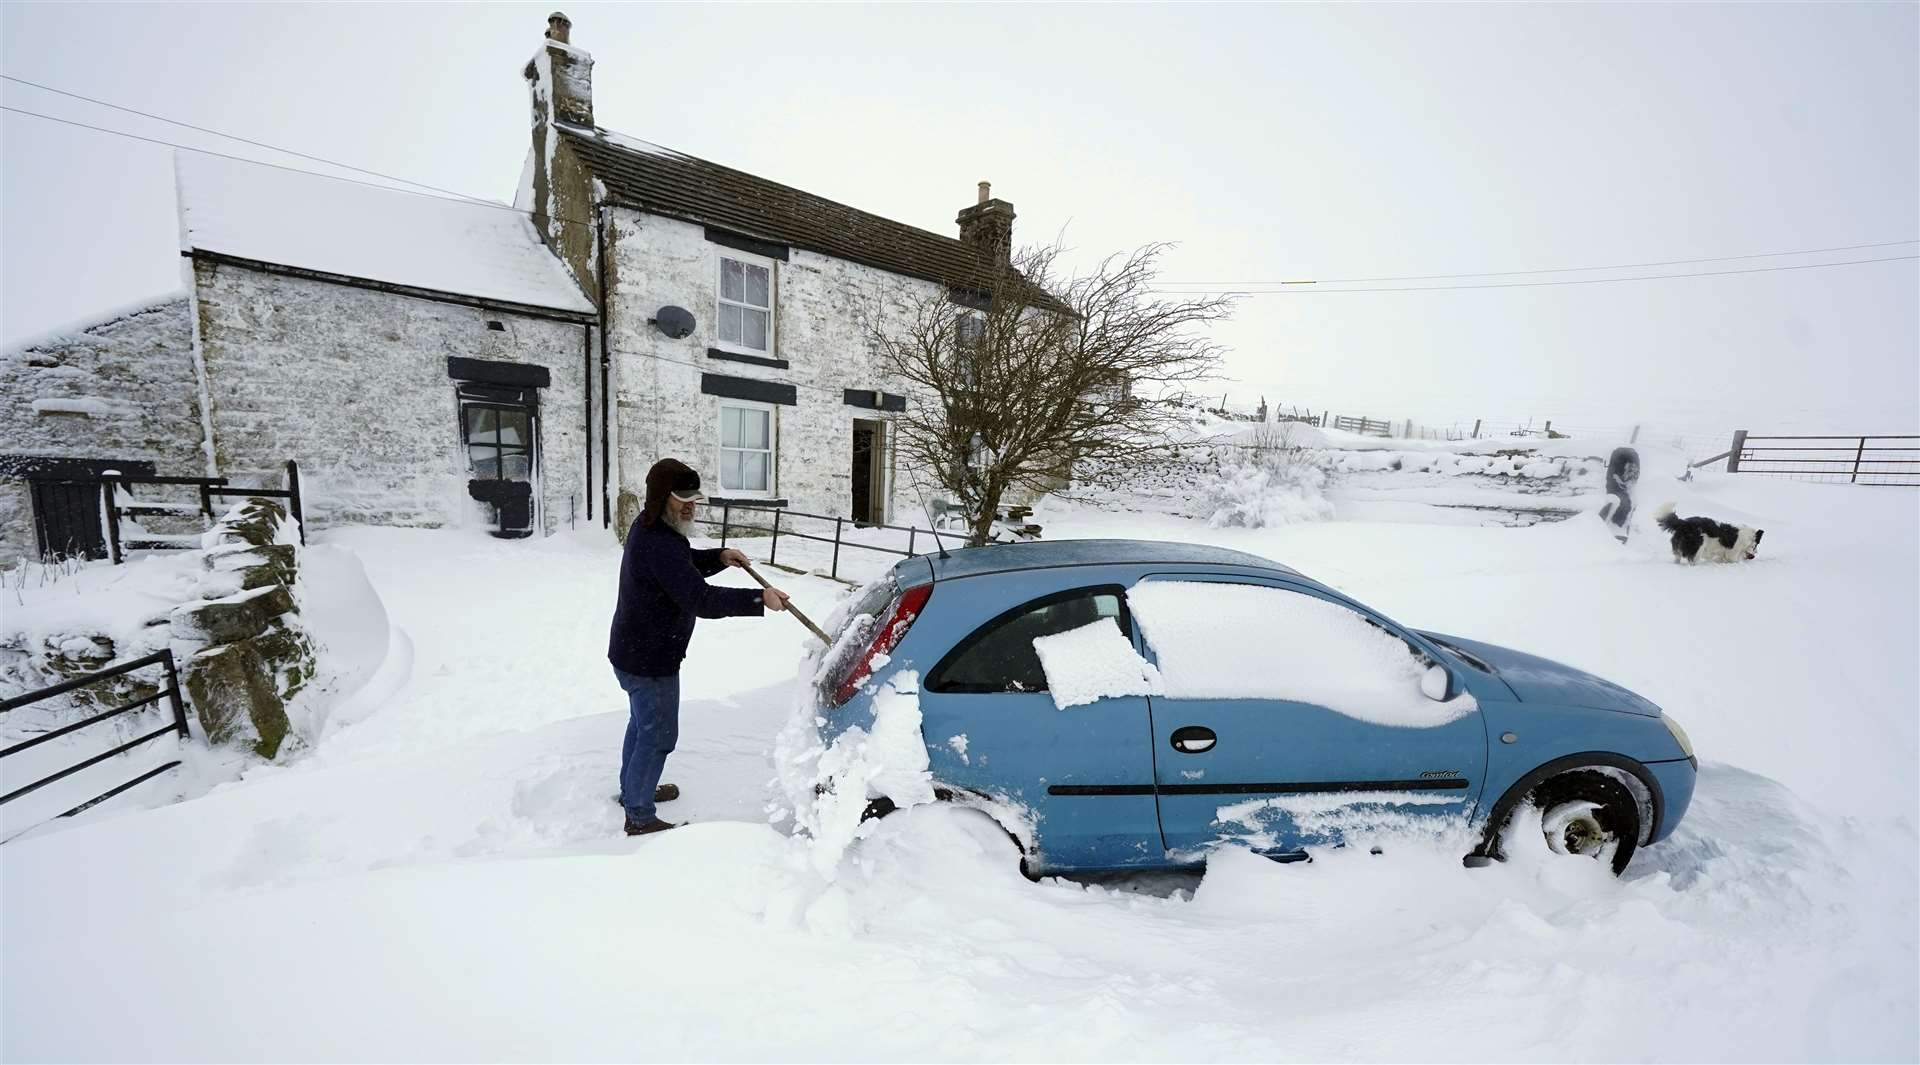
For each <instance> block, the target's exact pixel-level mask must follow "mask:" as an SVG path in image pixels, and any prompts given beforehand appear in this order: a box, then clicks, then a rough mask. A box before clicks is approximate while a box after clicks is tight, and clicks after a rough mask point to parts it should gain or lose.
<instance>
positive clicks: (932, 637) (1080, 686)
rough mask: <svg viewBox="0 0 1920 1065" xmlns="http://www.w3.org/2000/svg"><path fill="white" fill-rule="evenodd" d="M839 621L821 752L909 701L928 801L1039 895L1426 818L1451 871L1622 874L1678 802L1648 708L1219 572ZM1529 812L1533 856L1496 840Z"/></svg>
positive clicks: (823, 695)
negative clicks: (1472, 867) (1511, 854)
mask: <svg viewBox="0 0 1920 1065" xmlns="http://www.w3.org/2000/svg"><path fill="white" fill-rule="evenodd" d="M845 616H846V621H845V622H844V623H843V631H842V633H841V634H840V636H839V638H838V639H836V641H835V649H834V651H833V652H831V654H830V657H829V660H828V661H827V662H826V663H825V664H824V666H823V667H822V670H821V672H820V675H819V684H818V691H819V715H818V718H817V720H818V722H819V730H820V733H821V738H822V740H823V741H824V742H827V743H831V742H832V741H833V740H834V739H835V738H836V737H838V736H839V735H840V734H841V733H843V732H844V731H845V730H846V729H848V728H850V727H853V726H860V727H862V728H865V729H868V730H869V731H870V730H871V729H872V727H873V724H874V722H873V719H874V715H875V712H876V698H875V696H876V693H877V692H879V691H880V690H882V689H883V688H885V687H888V686H889V685H891V686H893V687H895V688H896V689H898V690H901V691H906V692H911V691H913V690H915V688H917V690H918V708H919V711H920V714H921V734H922V736H923V738H924V739H925V741H926V746H927V751H928V759H929V768H930V771H931V773H932V776H933V779H934V782H935V784H936V791H935V794H936V795H937V796H938V797H940V798H943V799H954V800H958V801H963V802H970V803H976V804H979V805H982V806H984V807H986V808H988V809H990V810H992V811H993V812H995V813H996V815H997V816H998V817H999V819H1000V820H1001V822H1002V824H1003V825H1005V826H1007V827H1008V828H1009V830H1010V834H1011V835H1013V836H1015V838H1016V841H1017V842H1018V843H1019V844H1020V846H1021V849H1022V851H1023V854H1022V869H1023V870H1024V871H1026V872H1027V873H1028V874H1029V875H1031V876H1040V875H1046V874H1054V873H1062V872H1092V871H1113V870H1141V869H1161V868H1171V867H1182V866H1192V865H1195V864H1200V863H1202V862H1204V860H1205V856H1206V854H1207V853H1208V852H1209V851H1210V850H1211V849H1213V848H1215V847H1219V846H1222V845H1232V846H1245V847H1250V848H1252V849H1253V850H1255V851H1257V852H1259V853H1262V854H1266V855H1268V856H1270V857H1273V858H1276V859H1279V860H1293V859H1299V858H1304V857H1307V856H1308V854H1309V853H1310V851H1311V849H1312V848H1315V847H1320V846H1335V845H1340V844H1341V843H1342V842H1343V833H1345V832H1348V831H1350V830H1351V829H1352V827H1353V826H1354V825H1356V824H1360V825H1365V824H1374V825H1377V824H1381V823H1383V819H1387V818H1408V819H1414V821H1413V823H1414V824H1416V825H1419V824H1435V823H1436V822H1431V821H1428V820H1426V819H1428V818H1435V817H1450V818H1456V819H1458V823H1459V824H1461V825H1462V826H1464V828H1465V831H1464V833H1463V837H1464V839H1465V840H1466V845H1470V846H1471V853H1469V854H1467V855H1465V858H1466V861H1467V862H1468V864H1483V863H1485V862H1487V861H1490V860H1494V859H1499V858H1502V857H1504V852H1505V850H1506V849H1511V848H1514V847H1517V846H1521V845H1532V846H1539V845H1542V844H1544V845H1545V846H1547V847H1548V848H1550V849H1551V850H1553V851H1555V852H1558V853H1564V854H1570V855H1581V856H1587V857H1590V858H1597V859H1600V860H1603V861H1607V862H1609V863H1611V865H1612V868H1613V870H1614V872H1616V873H1618V872H1620V871H1621V870H1623V869H1625V868H1626V865H1627V863H1628V861H1629V860H1631V858H1632V856H1633V853H1634V851H1635V849H1636V848H1637V847H1640V846H1644V845H1647V844H1650V843H1656V842H1659V841H1660V840H1663V839H1665V838H1667V837H1668V836H1669V835H1671V834H1672V832H1673V830H1674V827H1675V826H1676V825H1677V824H1678V823H1679V821H1680V818H1681V817H1682V816H1683V815H1684V814H1685V813H1686V810H1687V804H1688V802H1689V801H1690V800H1691V798H1692V796H1693V788H1694V777H1695V774H1696V771H1697V768H1698V762H1697V761H1696V759H1695V758H1694V754H1693V750H1692V747H1691V745H1690V744H1689V742H1688V740H1687V737H1686V734H1685V733H1684V732H1683V731H1682V730H1681V729H1680V726H1679V725H1678V724H1677V723H1675V722H1674V721H1673V719H1672V718H1670V717H1668V716H1667V715H1665V714H1663V713H1662V712H1661V710H1660V708H1659V707H1657V706H1655V705H1653V704H1652V703H1651V702H1648V701H1647V700H1646V699H1643V698H1641V697H1640V696H1638V695H1635V694H1634V693H1632V692H1630V691H1628V690H1626V689H1625V688H1622V687H1620V686H1618V685H1615V684H1612V683H1609V682H1607V681H1605V680H1602V679H1600V678H1599V677H1595V676H1593V675H1591V674H1588V673H1583V672H1581V671H1579V670H1577V669H1573V668H1571V667H1569V666H1564V665H1561V664H1559V663H1556V662H1551V661H1548V660H1546V659H1544V658H1538V657H1535V656H1533V655H1529V654H1525V653H1522V652H1520V651H1514V650H1509V649H1507V648H1504V647H1496V646H1493V645H1491V644H1486V643H1481V642H1478V641H1475V640H1469V639H1464V638H1461V637H1457V636H1444V635H1440V634H1437V633H1431V632H1422V631H1416V630H1413V629H1408V628H1406V627H1404V626H1402V625H1399V624H1397V623H1396V622H1394V621H1393V619H1391V618H1388V617H1386V616H1385V615H1382V614H1380V613H1378V612H1376V611H1374V610H1371V609H1369V608H1367V607H1366V606H1364V605H1362V604H1360V603H1357V602H1355V601H1353V600H1352V599H1349V598H1347V597H1346V596H1344V595H1341V594H1340V593H1339V592H1337V591H1335V590H1333V589H1332V588H1329V587H1327V586H1326V585H1324V584H1321V583H1320V582H1318V581H1315V580H1312V579H1310V578H1308V577H1305V576H1302V575H1301V574H1300V573H1298V572H1296V571H1295V570H1293V569H1290V568H1288V567H1286V566H1283V565H1279V564H1277V563H1274V562H1270V561H1268V560H1266V559H1262V558H1259V557H1256V556H1253V555H1249V554H1244V553H1241V552H1237V551H1229V550H1224V549H1219V548H1212V547H1203V546H1197V545H1191V544H1178V543H1156V542H1144V541H1128V540H1082V541H1049V542H1036V543H1023V544H1005V545H992V546H987V547H979V548H970V549H964V550H958V551H952V552H949V553H946V554H943V555H939V556H920V557H914V558H910V559H907V560H905V561H902V562H901V563H899V564H898V565H897V566H895V567H894V568H893V570H892V571H891V573H890V574H889V575H888V576H887V577H886V578H884V579H882V580H880V581H878V582H876V583H875V584H873V585H870V586H869V587H868V588H866V589H865V590H864V591H863V593H862V594H861V597H860V599H859V600H858V601H857V602H856V603H854V604H853V605H852V606H851V607H850V608H849V609H848V610H847V611H846V612H845ZM827 786H831V784H828V785H827ZM1528 803H1531V805H1532V807H1533V808H1537V809H1538V810H1539V812H1540V820H1539V826H1540V828H1539V830H1538V833H1539V834H1538V835H1534V834H1533V832H1532V830H1531V825H1532V822H1531V821H1530V820H1529V821H1526V822H1524V823H1525V824H1527V825H1528V826H1529V832H1528V837H1527V838H1526V839H1516V838H1511V837H1513V836H1514V835H1516V831H1515V828H1516V826H1517V825H1519V824H1521V823H1523V822H1522V821H1521V820H1520V819H1517V818H1516V817H1515V814H1516V812H1517V811H1518V810H1520V809H1522V808H1523V805H1524V804H1528ZM888 808H889V804H888V803H887V802H885V801H881V802H878V803H876V804H875V806H874V807H873V808H872V809H871V812H872V813H874V814H884V813H885V812H887V809H888ZM1542 837H1544V838H1542ZM1464 846H1465V845H1463V849H1464Z"/></svg>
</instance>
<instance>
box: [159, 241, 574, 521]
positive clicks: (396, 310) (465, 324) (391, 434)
mask: <svg viewBox="0 0 1920 1065" xmlns="http://www.w3.org/2000/svg"><path fill="white" fill-rule="evenodd" d="M193 273H194V279H195V293H196V297H197V299H196V312H197V315H198V319H199V331H200V346H201V352H202V354H203V357H204V359H205V362H206V369H207V388H208V396H209V399H210V404H209V405H210V407H211V421H212V425H213V435H214V443H215V455H214V457H215V462H216V464H217V466H218V469H219V472H220V473H221V474H223V475H226V476H227V477H229V478H232V479H234V481H235V482H236V483H243V484H244V483H254V484H273V485H278V484H279V481H280V478H281V476H282V471H283V469H284V464H285V462H286V461H287V460H288V459H294V460H297V461H298V462H299V463H300V476H301V488H302V495H303V500H302V502H303V504H304V508H305V511H306V518H307V521H308V522H309V523H310V524H311V525H314V526H325V525H327V524H329V523H335V522H356V523H367V524H381V525H422V526H442V525H458V524H462V523H464V521H465V520H466V518H467V516H468V515H470V514H473V513H475V511H474V510H473V508H474V507H475V506H477V504H474V503H473V502H472V501H471V500H470V499H469V498H468V494H467V488H466V483H467V479H468V465H467V457H466V454H465V451H464V448H463V446H462V444H461V435H460V426H459V421H458V417H459V416H458V406H457V403H456V401H455V396H454V382H453V381H452V380H451V379H450V378H449V377H448V375H447V359H448V358H449V357H450V356H454V357H460V358H469V359H483V360H492V361H500V362H512V363H527V364H535V365H539V366H544V367H546V369H547V370H548V371H549V372H550V373H551V375H552V384H551V385H550V386H549V387H547V388H543V389H541V390H540V414H541V416H540V425H539V437H538V451H539V456H540V477H539V483H540V504H541V525H540V527H541V528H543V529H544V530H545V531H547V532H553V531H555V530H557V529H560V528H565V527H566V525H567V523H568V522H569V520H570V518H572V517H574V516H575V515H577V517H578V520H579V521H581V522H585V520H586V495H585V469H586V464H587V453H586V424H585V391H584V390H585V388H586V383H585V372H586V368H585V364H584V360H585V358H586V356H587V353H586V350H585V342H586V341H585V333H586V327H585V326H582V325H578V324H573V323H567V322H555V321H548V320H545V319H540V318H534V317H529V316H525V315H515V314H510V313H507V312H503V311H498V310H491V309H480V308H475V307H467V306H463V305H458V304H451V303H442V302H438V301H434V300H428V299H420V298H414V297H409V296H400V295H394V294H390V293H385V292H377V291H371V290H367V289H361V288H355V287H351V286H347V285H339V284H332V283H328V282H323V281H314V280H307V279H304V278H296V277H288V276H284V275H280V274H272V273H267V272H264V271H259V270H253V269H248V268H246V267H240V266H232V265H227V264H221V263H214V262H211V261H207V260H204V259H202V260H197V261H196V262H195V263H194V268H193ZM489 322H499V323H500V324H501V325H502V326H503V327H504V328H502V329H499V330H495V329H490V328H489V327H488V323H489ZM595 361H596V362H597V353H596V355H595ZM247 479H252V480H247Z"/></svg>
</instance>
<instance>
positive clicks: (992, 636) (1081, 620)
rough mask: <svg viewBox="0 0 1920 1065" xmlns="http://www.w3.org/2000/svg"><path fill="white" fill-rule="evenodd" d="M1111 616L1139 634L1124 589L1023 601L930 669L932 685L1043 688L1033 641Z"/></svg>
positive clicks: (1126, 631)
mask: <svg viewBox="0 0 1920 1065" xmlns="http://www.w3.org/2000/svg"><path fill="white" fill-rule="evenodd" d="M1101 618H1107V619H1109V620H1111V621H1112V622H1113V623H1114V624H1115V625H1116V626H1118V627H1119V629H1120V632H1121V634H1122V635H1124V636H1126V637H1127V638H1128V639H1132V638H1133V619H1132V617H1131V616H1129V614H1128V613H1127V605H1126V598H1125V595H1124V592H1123V590H1122V589H1121V588H1119V587H1117V586H1107V587H1099V588H1076V589H1074V590H1072V591H1067V592H1056V593H1055V594H1053V595H1049V596H1045V597H1043V598H1040V599H1035V600H1033V601H1032V602H1030V603H1022V604H1021V605H1019V606H1017V607H1014V608H1013V609H1012V610H1009V611H1007V612H1006V613H1004V614H1001V615H1000V616H999V617H996V618H994V619H993V620H992V621H989V622H987V623H986V624H984V625H982V626H980V627H979V628H978V629H975V630H974V631H973V633H972V634H971V635H969V636H967V637H966V638H965V639H963V640H961V641H960V642H959V643H958V644H956V645H955V646H954V648H953V650H951V651H948V652H947V655H946V657H945V658H942V659H941V660H940V663H939V665H936V666H934V667H933V672H931V673H929V674H928V679H927V690H928V691H934V692H972V693H982V692H1043V691H1046V690H1047V675H1046V672H1045V671H1044V670H1042V669H1041V667H1040V656H1039V655H1038V654H1036V653H1035V652H1034V649H1033V641H1034V640H1036V639H1038V638H1039V637H1042V636H1052V635H1055V634H1057V633H1062V632H1068V631H1070V630H1073V629H1078V628H1081V627H1083V626H1086V625H1090V624H1093V623H1094V622H1096V621H1099V620H1100V619H1101Z"/></svg>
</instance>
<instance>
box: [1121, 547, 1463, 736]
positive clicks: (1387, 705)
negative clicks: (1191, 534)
mask: <svg viewBox="0 0 1920 1065" xmlns="http://www.w3.org/2000/svg"><path fill="white" fill-rule="evenodd" d="M1127 603H1128V606H1129V608H1130V609H1131V610H1132V611H1133V615H1134V616H1135V617H1137V618H1138V619H1139V621H1140V632H1141V634H1142V635H1143V636H1144V637H1145V638H1146V642H1147V644H1148V645H1149V646H1150V647H1152V648H1153V651H1154V655H1155V658H1156V660H1157V665H1158V667H1159V671H1160V678H1161V681H1162V683H1163V684H1164V685H1165V690H1166V695H1167V698H1168V699H1170V700H1177V699H1257V700H1262V701H1266V702H1274V703H1303V704H1307V705H1311V706H1320V707H1325V708H1327V709H1329V710H1332V711H1334V712H1335V713H1339V714H1345V715H1346V716H1348V717H1352V718H1356V719H1358V720H1361V721H1367V722H1371V723H1373V724H1376V725H1388V726H1395V727H1407V728H1430V727H1433V726H1436V725H1444V724H1446V723H1447V722H1449V721H1452V720H1454V719H1455V718H1458V717H1460V716H1461V715H1463V714H1466V713H1469V712H1471V711H1472V710H1473V709H1474V706H1475V704H1474V703H1473V701H1472V700H1471V699H1452V700H1445V701H1442V698H1441V694H1436V693H1435V692H1432V691H1429V690H1427V688H1426V686H1425V685H1424V683H1423V682H1424V681H1425V680H1426V679H1427V678H1426V673H1427V670H1428V668H1429V667H1430V666H1431V665H1432V663H1431V661H1430V660H1429V659H1427V657H1426V654H1425V652H1423V651H1421V650H1420V648H1418V647H1417V646H1415V645H1414V644H1412V643H1409V642H1407V641H1406V640H1405V639H1403V638H1402V637H1400V636H1399V635H1397V634H1395V633H1394V632H1393V631H1392V630H1390V629H1388V628H1387V626H1386V625H1385V624H1383V623H1382V622H1381V621H1379V620H1377V619H1375V618H1373V617H1370V616H1368V615H1366V614H1364V613H1361V612H1360V611H1357V610H1354V609H1353V608H1351V607H1349V606H1347V605H1345V604H1343V603H1337V602H1334V601H1332V600H1330V599H1323V598H1321V597H1319V596H1316V595H1311V594H1308V593H1307V592H1304V591H1299V590H1294V589H1291V588H1283V587H1277V586H1272V585H1255V584H1236V583H1228V582H1224V581H1178V580H1147V581H1143V582H1142V583H1140V584H1138V585H1135V586H1134V588H1133V589H1132V590H1131V591H1129V592H1128V593H1127Z"/></svg>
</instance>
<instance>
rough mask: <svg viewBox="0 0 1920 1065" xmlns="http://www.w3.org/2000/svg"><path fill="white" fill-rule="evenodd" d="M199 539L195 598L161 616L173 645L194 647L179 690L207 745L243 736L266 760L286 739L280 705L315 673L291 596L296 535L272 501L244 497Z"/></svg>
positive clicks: (284, 714) (309, 644) (284, 713)
mask: <svg viewBox="0 0 1920 1065" xmlns="http://www.w3.org/2000/svg"><path fill="white" fill-rule="evenodd" d="M203 543H204V545H205V550H204V553H203V554H202V555H201V563H202V568H203V570H204V573H203V575H202V576H201V578H200V581H199V584H198V585H197V586H196V588H195V591H196V592H198V593H199V594H200V595H201V596H202V601H200V602H195V603H187V604H183V605H181V606H179V607H176V608H174V610H173V612H172V614H171V615H170V620H171V622H172V626H173V637H174V641H175V642H176V643H182V642H185V643H188V644H197V645H202V649H200V650H198V651H196V652H195V653H193V654H192V656H191V657H189V658H187V664H186V678H185V683H186V689H187V695H188V697H189V698H190V699H191V700H192V702H193V708H194V712H195V713H196V714H197V715H198V716H199V718H200V726H201V728H203V729H205V730H206V735H207V739H208V741H209V742H212V743H230V742H233V741H236V740H239V741H248V740H250V741H251V743H250V745H251V747H252V749H253V751H254V753H256V754H258V755H260V756H261V757H263V758H272V757H274V756H275V755H276V754H278V753H279V751H280V744H281V742H282V741H283V740H285V739H286V736H287V731H288V727H289V723H288V720H287V702H288V701H289V700H291V699H292V698H293V697H294V696H295V695H297V694H299V692H300V689H301V688H302V687H304V686H305V685H306V683H307V682H308V681H309V680H311V679H313V675H314V652H313V643H312V641H311V640H309V639H308V637H307V635H306V633H305V631H304V630H303V629H302V628H301V626H300V624H299V621H298V618H297V615H298V613H299V604H298V602H297V601H296V599H295V597H294V594H293V588H294V583H295V581H296V580H297V579H298V577H299V568H300V565H299V535H298V532H297V530H296V529H294V528H293V527H292V523H291V522H290V520H289V519H288V517H287V512H286V510H285V509H284V508H283V507H282V506H281V505H280V503H279V502H278V501H276V500H272V499H265V498H249V499H246V500H243V501H242V502H241V503H239V504H238V505H236V506H235V507H234V508H233V509H232V510H230V511H228V512H227V514H226V516H225V517H223V518H221V519H220V521H219V523H218V524H216V525H215V526H214V527H213V528H212V529H211V530H209V531H208V532H207V534H206V538H205V539H204V541H203Z"/></svg>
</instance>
